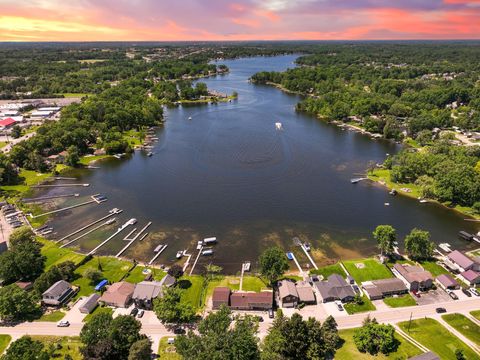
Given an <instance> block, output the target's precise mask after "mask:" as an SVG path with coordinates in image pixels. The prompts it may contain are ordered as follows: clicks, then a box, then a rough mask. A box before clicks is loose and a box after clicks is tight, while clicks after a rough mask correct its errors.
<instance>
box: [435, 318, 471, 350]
mask: <svg viewBox="0 0 480 360" xmlns="http://www.w3.org/2000/svg"><path fill="white" fill-rule="evenodd" d="M442 318H443V320H445V321H446V322H447V323H448V324H449V325H450V326H451V327H453V328H454V329H455V330H457V331H458V332H459V333H460V334H462V335H463V336H465V337H466V338H467V339H469V340H470V341H473V342H474V343H475V344H477V345H480V326H478V325H477V324H475V323H474V322H473V321H472V320H470V319H468V318H467V317H465V316H464V315H461V314H447V315H442Z"/></svg>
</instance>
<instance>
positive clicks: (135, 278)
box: [124, 266, 167, 284]
mask: <svg viewBox="0 0 480 360" xmlns="http://www.w3.org/2000/svg"><path fill="white" fill-rule="evenodd" d="M144 269H145V267H143V266H136V267H135V269H133V270H132V271H131V272H130V274H128V276H127V277H126V278H125V279H124V280H125V281H127V282H129V283H132V284H138V283H139V282H141V281H143V280H144V279H145V276H146V275H145V274H143V273H142V271H143V270H144ZM152 271H153V279H154V280H156V281H160V280H162V279H163V277H164V276H165V275H166V274H167V273H166V272H165V271H162V270H159V269H152Z"/></svg>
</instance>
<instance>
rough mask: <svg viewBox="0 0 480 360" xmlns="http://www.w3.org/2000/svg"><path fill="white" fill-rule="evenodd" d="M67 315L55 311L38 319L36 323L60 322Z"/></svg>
mask: <svg viewBox="0 0 480 360" xmlns="http://www.w3.org/2000/svg"><path fill="white" fill-rule="evenodd" d="M65 315H66V313H64V312H63V311H60V310H58V311H54V312H51V313H50V314H44V315H42V316H41V317H40V318H38V319H36V320H35V321H48V322H58V321H60V320H62V319H63V318H64V317H65Z"/></svg>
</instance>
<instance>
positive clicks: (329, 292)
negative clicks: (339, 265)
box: [314, 274, 355, 300]
mask: <svg viewBox="0 0 480 360" xmlns="http://www.w3.org/2000/svg"><path fill="white" fill-rule="evenodd" d="M314 284H315V286H316V287H317V289H318V292H319V293H320V295H321V297H322V299H328V298H335V299H340V300H343V299H345V298H347V297H354V296H355V292H354V291H353V289H352V287H351V286H350V285H349V284H347V282H346V281H345V279H344V278H343V277H342V276H341V275H338V274H332V275H330V276H329V277H328V280H327V281H316V282H314Z"/></svg>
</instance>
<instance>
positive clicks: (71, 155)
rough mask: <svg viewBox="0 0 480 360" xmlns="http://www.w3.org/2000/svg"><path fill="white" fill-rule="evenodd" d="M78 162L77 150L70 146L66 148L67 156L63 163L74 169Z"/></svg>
mask: <svg viewBox="0 0 480 360" xmlns="http://www.w3.org/2000/svg"><path fill="white" fill-rule="evenodd" d="M79 161H80V155H79V151H78V148H77V147H76V146H75V145H72V146H70V147H69V148H68V150H67V156H66V157H65V163H66V164H67V165H68V166H72V167H75V166H77V165H78V162H79Z"/></svg>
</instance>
